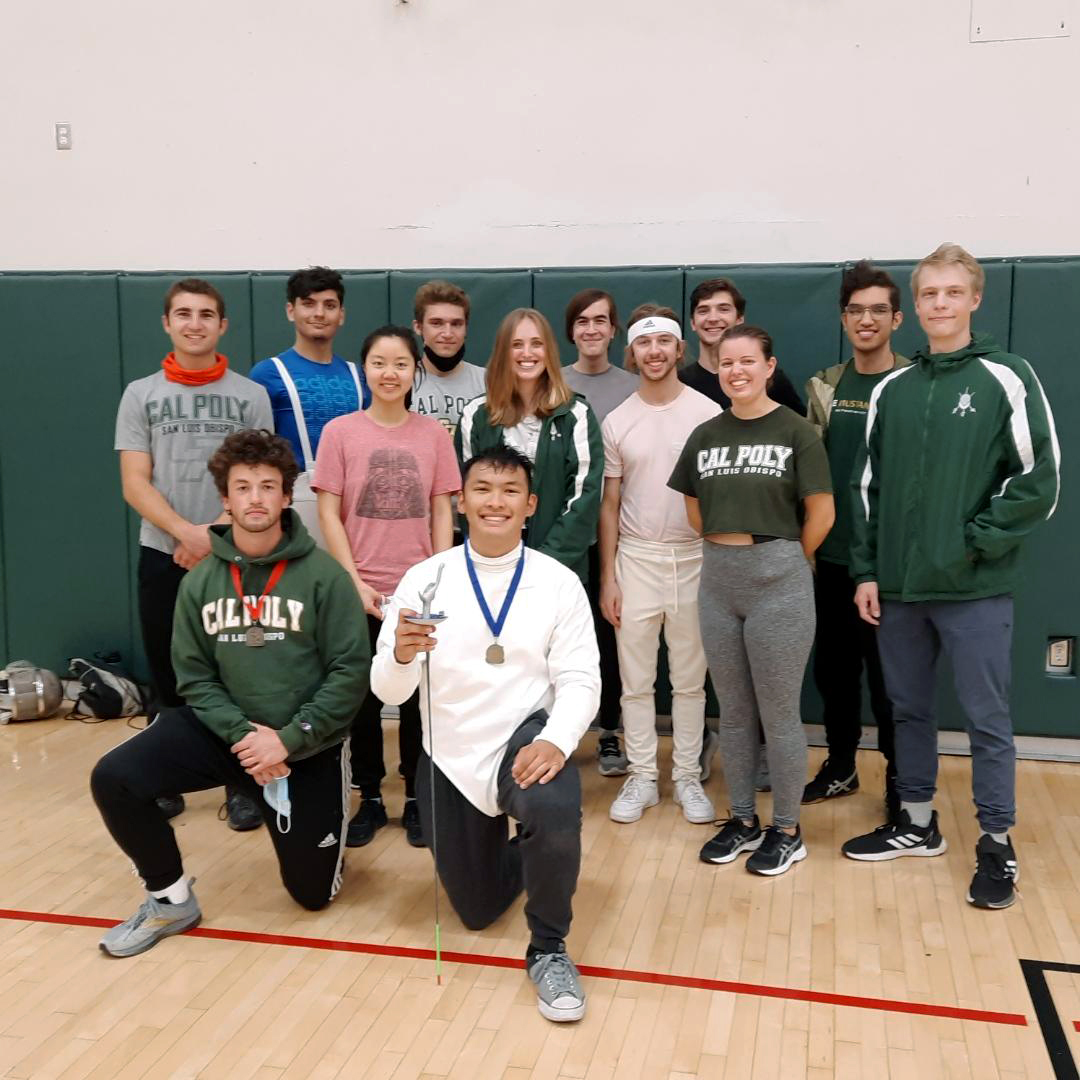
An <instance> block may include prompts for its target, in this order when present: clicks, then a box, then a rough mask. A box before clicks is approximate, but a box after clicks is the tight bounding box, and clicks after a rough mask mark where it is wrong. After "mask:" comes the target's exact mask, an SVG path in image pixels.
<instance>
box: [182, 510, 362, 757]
mask: <svg viewBox="0 0 1080 1080" xmlns="http://www.w3.org/2000/svg"><path fill="white" fill-rule="evenodd" d="M282 524H283V525H284V527H285V535H284V537H283V538H282V542H281V543H280V544H279V545H278V548H277V550H276V551H274V552H272V553H271V554H269V555H262V556H259V557H257V558H248V557H247V556H244V555H241V554H240V552H239V551H237V549H236V548H235V547H234V546H233V542H232V526H231V525H212V526H211V527H210V547H211V553H210V555H209V557H207V558H205V559H203V560H202V562H200V563H199V564H198V566H196V567H195V569H194V570H192V571H191V572H190V573H189V574H188V575H187V576H186V577H185V578H184V580H183V582H182V583H181V585H180V593H179V595H178V597H177V601H176V615H175V617H174V620H173V642H172V660H173V667H174V668H175V669H176V683H177V686H176V689H177V692H178V693H179V694H180V696H181V697H182V698H183V699H184V700H185V701H186V702H187V704H188V705H190V706H191V708H192V709H194V710H195V714H196V715H197V716H198V718H199V719H200V720H201V721H202V722H203V723H204V724H205V725H206V726H207V727H208V728H209V729H210V730H211V731H212V732H214V734H215V735H218V736H220V737H221V738H222V739H224V740H225V742H226V743H228V744H229V745H230V746H231V745H232V744H233V743H235V742H239V740H240V739H242V738H243V737H244V736H245V735H246V734H247V733H248V732H250V731H252V730H253V728H252V721H255V722H257V723H260V724H265V725H266V726H267V727H272V728H274V729H276V730H277V732H278V735H279V736H280V738H281V741H282V743H284V744H285V749H286V750H288V751H289V758H290V760H297V759H299V758H305V757H310V756H311V755H312V754H316V753H318V752H319V751H320V750H323V749H325V748H326V747H328V746H333V745H335V744H337V743H339V742H341V740H342V739H343V738H344V737H345V736H346V735H347V734H348V732H349V727H350V725H351V724H352V719H353V716H354V715H355V714H356V711H357V709H359V708H360V704H361V702H362V701H363V700H364V697H365V696H366V695H367V691H368V668H369V667H370V663H371V651H370V645H369V642H368V632H367V619H366V618H365V617H364V609H363V606H362V604H361V603H360V597H359V596H358V595H357V592H356V587H355V586H354V585H353V583H352V580H351V579H350V577H349V575H348V574H347V573H346V572H345V571H344V570H343V569H342V568H341V566H339V565H338V563H337V562H336V561H335V560H334V559H333V558H332V557H331V556H329V555H328V554H327V553H326V552H325V551H322V550H320V549H319V548H317V547H316V546H315V541H314V540H312V538H311V536H310V534H309V533H308V531H307V529H305V528H304V524H303V522H302V521H301V520H300V518H299V517H298V516H297V514H295V513H294V512H293V511H292V510H286V511H285V513H284V515H283V516H282ZM279 559H288V560H289V563H288V565H287V566H286V567H285V572H284V573H283V574H282V575H281V579H280V580H279V581H278V583H277V585H276V586H275V588H274V590H273V593H272V594H271V595H270V596H269V597H268V598H267V600H266V601H265V602H264V606H263V607H262V609H261V611H262V615H261V619H260V622H261V623H262V625H263V626H264V627H265V628H266V644H265V645H263V646H262V647H261V648H252V647H250V646H248V645H246V644H245V643H244V631H245V629H246V628H247V627H248V626H250V625H251V619H250V617H249V616H248V613H247V611H246V610H245V608H244V605H243V604H241V602H240V598H239V597H238V596H237V593H236V589H235V588H234V586H233V581H232V576H231V570H230V567H231V566H238V567H240V580H241V584H242V587H243V590H244V594H245V596H246V597H247V600H248V604H249V605H250V606H251V607H254V606H255V604H256V603H257V602H258V598H259V596H260V595H261V594H262V591H263V588H264V587H265V585H266V582H267V579H268V578H269V577H270V573H271V571H272V569H273V566H274V564H275V563H276V562H277V561H278V560H279Z"/></svg>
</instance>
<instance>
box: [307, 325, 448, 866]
mask: <svg viewBox="0 0 1080 1080" xmlns="http://www.w3.org/2000/svg"><path fill="white" fill-rule="evenodd" d="M360 360H361V364H362V365H363V368H364V374H365V376H366V378H367V384H368V386H369V387H370V388H371V405H370V406H369V407H368V408H367V409H365V410H364V411H363V412H354V413H348V414H347V415H345V416H339V417H336V418H335V419H333V420H331V421H330V422H329V423H328V424H327V425H326V427H325V428H324V429H323V434H322V437H321V439H320V440H319V450H318V455H317V457H316V460H315V477H314V480H313V483H312V486H313V487H314V488H315V489H316V490H317V492H318V500H319V523H320V525H321V526H322V530H323V535H324V536H325V537H326V545H327V548H328V550H329V551H330V554H331V555H333V556H334V558H335V559H337V561H338V562H339V563H341V565H342V566H343V567H345V569H346V570H347V571H348V573H349V576H350V577H351V578H352V579H353V581H354V582H355V584H356V589H357V592H359V594H360V599H361V600H362V601H363V602H364V610H365V611H366V612H367V616H368V633H369V635H370V637H371V648H372V652H374V650H375V640H376V638H377V637H378V634H379V628H380V626H381V622H382V608H383V603H384V601H385V599H386V598H387V597H388V596H389V595H390V594H391V593H393V591H394V590H395V589H396V588H397V584H398V582H399V581H400V580H401V576H402V575H403V574H404V573H405V571H406V570H408V569H409V567H410V566H413V565H415V564H416V563H418V562H422V561H423V560H424V559H427V558H430V556H432V555H433V554H434V553H435V552H437V551H444V550H445V549H446V548H448V547H450V546H451V545H452V544H453V538H454V532H453V515H452V510H451V506H450V499H451V496H452V495H453V494H454V492H456V491H458V490H459V489H460V488H461V474H460V472H459V470H458V465H457V458H456V455H455V454H454V447H453V444H452V443H451V441H450V436H449V435H448V434H447V432H446V429H445V428H444V427H443V426H442V425H441V424H440V423H439V422H438V421H437V420H433V419H431V418H430V417H426V416H420V415H419V414H417V413H414V412H410V411H409V401H410V392H411V390H412V388H413V385H414V383H415V382H416V379H417V377H418V376H419V377H422V370H423V369H422V368H421V366H420V350H419V349H418V347H417V345H416V339H415V338H414V337H413V335H412V334H411V333H410V332H409V331H408V330H406V329H405V328H404V327H401V326H383V327H380V328H379V329H378V330H374V331H372V332H371V333H370V334H369V335H368V336H367V338H366V340H365V341H364V344H363V346H362V347H361V350H360ZM381 714H382V702H381V701H379V699H378V698H376V697H375V695H374V694H371V693H369V694H368V696H367V698H366V699H365V701H364V703H363V705H361V707H360V711H359V712H358V713H357V714H356V719H355V720H354V721H353V730H352V771H353V786H354V787H358V788H359V789H360V797H361V802H360V808H359V809H358V810H357V812H356V815H355V816H354V817H353V819H352V821H350V822H349V830H348V836H347V839H346V843H347V844H348V846H349V847H362V846H363V845H364V844H367V843H370V841H371V840H372V838H373V837H374V836H375V832H376V830H378V829H379V828H381V827H382V826H383V825H385V824H386V809H385V807H384V806H383V803H382V794H381V785H382V779H383V777H384V776H385V775H386V767H385V765H384V763H383V740H382V719H381ZM398 746H399V749H400V753H401V773H402V775H403V776H404V778H405V807H404V811H403V813H402V817H401V822H402V825H404V827H405V831H406V834H407V836H408V840H409V843H410V844H412V845H413V846H415V847H422V846H423V843H424V841H423V837H422V835H421V832H420V816H419V813H418V812H417V808H416V799H415V797H414V795H415V792H414V782H415V779H416V762H417V758H418V756H419V754H420V706H419V697H418V695H417V694H414V695H413V696H412V697H411V698H410V699H409V700H408V701H407V702H405V703H404V704H403V705H402V706H401V709H400V721H399V725H398Z"/></svg>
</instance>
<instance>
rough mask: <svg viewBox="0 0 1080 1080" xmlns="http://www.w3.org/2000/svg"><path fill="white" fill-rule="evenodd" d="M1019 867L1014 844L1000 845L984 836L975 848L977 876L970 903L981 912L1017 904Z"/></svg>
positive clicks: (973, 879)
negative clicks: (982, 909) (981, 909)
mask: <svg viewBox="0 0 1080 1080" xmlns="http://www.w3.org/2000/svg"><path fill="white" fill-rule="evenodd" d="M1019 878H1020V867H1019V866H1018V865H1017V863H1016V852H1015V851H1014V850H1013V846H1012V841H1011V840H1010V839H1008V837H1006V840H1005V843H1004V844H999V843H998V842H997V841H996V840H995V839H994V838H993V837H992V836H990V835H988V834H987V833H983V834H982V836H980V837H979V842H978V843H977V844H976V845H975V876H974V877H973V878H972V879H971V886H970V887H969V888H968V895H967V898H968V903H969V904H974V905H975V906H976V907H981V908H993V909H997V908H1007V907H1010V906H1011V905H1012V904H1013V902H1014V901H1015V900H1016V889H1015V887H1014V886H1015V885H1016V882H1017V881H1018V880H1019Z"/></svg>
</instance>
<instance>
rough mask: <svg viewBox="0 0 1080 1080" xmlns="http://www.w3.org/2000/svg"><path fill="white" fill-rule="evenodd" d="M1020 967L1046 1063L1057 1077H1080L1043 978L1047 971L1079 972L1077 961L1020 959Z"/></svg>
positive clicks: (1072, 1079)
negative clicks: (1043, 1047) (1037, 1023)
mask: <svg viewBox="0 0 1080 1080" xmlns="http://www.w3.org/2000/svg"><path fill="white" fill-rule="evenodd" d="M1020 970H1021V971H1023V973H1024V980H1025V981H1026V982H1027V988H1028V993H1029V994H1030V995H1031V1004H1032V1005H1033V1006H1034V1007H1035V1019H1036V1020H1038V1021H1039V1029H1040V1030H1041V1031H1042V1035H1043V1041H1044V1042H1045V1043H1046V1052H1047V1053H1048V1054H1049V1055H1050V1064H1051V1066H1053V1069H1054V1076H1055V1077H1056V1078H1057V1080H1080V1072H1077V1069H1076V1062H1075V1061H1074V1060H1073V1056H1072V1051H1071V1050H1070V1049H1069V1040H1068V1038H1067V1037H1066V1035H1065V1028H1064V1027H1063V1026H1062V1023H1061V1017H1060V1016H1058V1011H1057V1006H1056V1005H1055V1004H1054V996H1053V994H1051V993H1050V986H1049V984H1048V983H1047V981H1046V973H1047V972H1048V971H1064V972H1066V973H1068V974H1070V975H1080V964H1054V963H1050V962H1048V961H1044V960H1021V961H1020Z"/></svg>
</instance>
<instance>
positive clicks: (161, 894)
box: [147, 877, 191, 904]
mask: <svg viewBox="0 0 1080 1080" xmlns="http://www.w3.org/2000/svg"><path fill="white" fill-rule="evenodd" d="M147 891H148V892H150V895H151V896H152V897H153V898H154V899H155V900H168V901H169V903H170V904H182V903H184V901H186V900H187V898H188V897H189V896H190V895H191V889H190V887H189V886H188V880H187V878H186V877H182V878H178V879H177V880H176V881H174V882H173V883H172V884H171V885H170V886H169V887H168V888H167V889H157V890H155V891H150V890H147Z"/></svg>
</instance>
